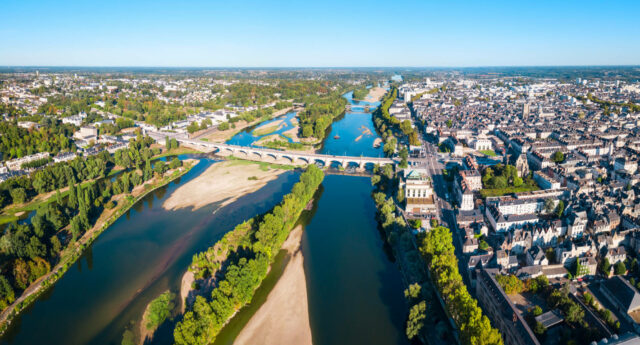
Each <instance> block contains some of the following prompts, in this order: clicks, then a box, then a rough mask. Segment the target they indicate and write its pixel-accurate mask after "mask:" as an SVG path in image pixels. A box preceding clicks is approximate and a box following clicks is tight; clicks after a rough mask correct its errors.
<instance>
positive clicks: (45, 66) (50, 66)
mask: <svg viewBox="0 0 640 345" xmlns="http://www.w3.org/2000/svg"><path fill="white" fill-rule="evenodd" d="M524 67H639V68H640V64H610V65H607V64H583V65H581V64H576V65H469V66H445V65H442V66H409V65H406V66H391V65H389V66H186V65H185V66H180V65H173V66H162V65H149V66H144V65H0V68H199V69H206V68H211V69H232V68H240V69H296V68H302V69H331V68H335V69H349V68H410V69H420V68H425V69H437V68H448V69H450V68H524Z"/></svg>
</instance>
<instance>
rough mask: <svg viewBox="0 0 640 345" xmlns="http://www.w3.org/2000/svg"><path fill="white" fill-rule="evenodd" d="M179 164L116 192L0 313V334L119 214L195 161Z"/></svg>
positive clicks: (58, 277)
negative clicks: (106, 206)
mask: <svg viewBox="0 0 640 345" xmlns="http://www.w3.org/2000/svg"><path fill="white" fill-rule="evenodd" d="M183 163H184V165H183V166H182V167H179V168H176V169H174V170H169V171H167V172H166V173H165V175H164V176H162V177H160V178H159V177H157V176H156V177H153V178H152V179H151V180H149V181H148V182H147V183H144V184H142V185H140V186H137V187H135V188H134V189H133V190H132V191H131V192H130V193H129V194H120V195H117V196H115V197H114V199H113V201H114V202H115V203H116V207H114V208H112V209H110V210H108V209H105V210H104V211H103V212H102V214H100V216H99V217H98V219H97V220H96V222H95V224H94V225H93V226H92V227H91V228H90V229H89V230H87V231H86V232H85V233H84V234H83V235H82V237H80V239H78V241H77V242H76V243H75V244H74V245H73V246H69V247H68V248H67V249H65V250H64V251H63V252H62V253H61V255H60V261H59V262H58V263H57V264H56V265H55V266H54V267H53V268H52V269H51V271H50V272H49V273H47V274H45V275H43V276H42V277H40V278H39V279H38V280H36V281H35V282H33V283H32V284H31V285H30V286H29V287H28V288H27V289H26V290H25V291H24V292H23V293H22V295H21V296H20V297H19V298H18V299H16V300H15V301H14V302H13V303H12V304H11V305H10V306H8V307H7V308H6V309H5V310H3V311H2V313H1V314H0V335H2V334H4V332H5V331H6V330H7V328H8V326H9V324H10V323H11V321H12V320H13V318H14V317H16V316H17V315H18V314H19V313H20V312H21V311H23V310H24V309H25V308H27V307H28V306H29V305H31V304H32V303H33V302H35V301H36V300H37V299H38V297H39V296H40V295H41V294H42V293H44V292H45V291H47V289H48V288H49V287H51V286H52V285H53V284H55V283H56V282H57V281H58V279H60V278H61V277H62V276H63V275H64V273H66V272H67V270H68V269H69V268H70V267H71V266H72V265H73V263H75V262H76V260H78V258H80V256H81V255H82V253H83V252H84V250H85V249H86V248H87V247H88V246H89V245H91V243H93V241H94V240H95V239H97V238H98V236H99V235H100V234H101V233H102V232H104V231H105V230H106V229H108V228H109V226H111V224H113V223H114V222H115V221H116V220H117V219H118V218H120V216H122V215H123V214H126V212H127V211H128V210H129V209H130V208H131V207H132V206H133V205H135V204H136V203H137V202H138V201H139V200H141V199H142V198H144V197H145V196H146V195H148V194H149V193H151V192H153V191H154V190H156V189H158V188H160V187H163V186H165V185H167V184H169V183H170V182H172V181H174V180H176V179H177V178H179V177H181V176H183V175H184V174H186V173H187V172H189V171H190V170H191V168H193V166H194V165H195V160H193V159H188V160H185V161H183Z"/></svg>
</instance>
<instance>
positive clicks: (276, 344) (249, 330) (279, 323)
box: [234, 226, 312, 345]
mask: <svg viewBox="0 0 640 345" xmlns="http://www.w3.org/2000/svg"><path fill="white" fill-rule="evenodd" d="M301 243H302V227H301V226H298V227H296V228H295V229H293V231H291V234H289V237H288V238H287V240H286V241H285V243H284V244H283V247H282V248H284V249H286V250H287V251H288V252H289V254H290V255H291V259H290V260H289V262H288V263H287V266H286V267H285V269H284V272H283V273H282V276H281V277H280V279H279V280H278V282H277V283H276V285H275V286H274V287H273V290H271V292H270V293H269V296H267V300H266V301H265V302H264V304H263V305H262V306H261V307H260V309H258V311H257V312H256V313H255V314H254V315H253V317H251V320H249V322H248V323H247V325H246V326H245V327H244V329H242V331H241V332H240V334H238V337H237V338H236V340H235V342H234V344H236V345H244V344H256V343H260V344H263V345H311V344H312V341H311V326H310V324H309V306H308V301H307V282H306V278H305V274H304V265H303V263H304V257H303V256H302V252H301V250H300V246H301Z"/></svg>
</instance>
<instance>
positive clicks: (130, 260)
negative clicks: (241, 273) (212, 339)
mask: <svg viewBox="0 0 640 345" xmlns="http://www.w3.org/2000/svg"><path fill="white" fill-rule="evenodd" d="M350 96H351V95H350V94H346V95H345V97H346V98H347V99H349V100H350ZM353 104H357V103H355V102H354V103H353ZM290 116H291V117H290ZM292 116H293V115H290V114H287V115H285V119H287V120H286V122H287V123H289V121H290V119H291V118H292ZM289 124H290V123H289ZM367 129H368V130H369V131H370V132H371V134H368V133H366V130H367ZM283 130H286V129H283ZM242 133H243V132H241V133H240V134H239V135H243V134H242ZM334 136H339V137H340V139H333V138H334ZM359 136H362V137H360V138H359V139H358V137H359ZM377 137H378V136H377V135H376V134H375V130H374V128H373V122H372V121H371V115H370V113H369V114H367V113H357V112H354V113H347V114H345V115H344V116H343V117H342V118H341V119H339V120H338V121H337V122H335V123H334V124H333V125H332V126H331V129H330V134H329V137H328V138H329V139H327V140H326V141H325V143H324V145H323V147H322V148H321V150H320V151H321V152H323V153H331V154H345V153H346V154H347V155H361V154H362V155H372V156H377V155H379V154H381V151H380V149H379V148H374V147H373V142H374V140H375V139H376V138H377ZM244 138H245V139H242V140H245V141H246V142H243V143H244V144H245V145H249V144H251V142H252V141H251V140H249V139H246V138H247V136H246V135H244ZM234 139H237V140H240V137H238V138H235V137H234ZM234 139H232V140H234ZM356 139H358V140H356ZM252 140H254V141H255V139H252ZM211 164H215V161H213V160H210V159H206V158H202V159H200V162H199V163H198V165H197V166H196V167H194V168H193V169H192V170H191V171H190V172H189V173H187V174H186V175H185V176H183V177H182V178H181V179H180V180H177V181H175V182H173V183H171V184H170V185H168V186H166V187H164V188H160V189H158V190H157V191H155V192H154V193H152V194H150V195H148V196H147V197H146V198H145V199H144V200H141V201H140V202H139V203H138V204H137V205H135V207H134V208H132V209H131V211H130V212H129V213H128V214H127V215H126V216H123V217H122V218H120V219H119V220H118V221H116V222H115V223H114V224H113V225H112V226H111V227H110V228H109V229H108V230H107V231H105V232H104V233H103V234H102V235H101V236H100V237H99V238H98V239H97V240H96V241H95V242H94V244H93V245H92V246H91V247H90V248H89V249H88V250H87V251H86V252H85V254H84V255H83V257H82V258H81V259H80V260H79V261H78V262H77V263H76V264H75V267H73V268H72V269H70V270H69V271H68V272H67V273H66V274H65V275H64V276H63V277H62V278H61V279H60V280H59V281H58V283H57V284H56V285H55V286H54V287H53V288H51V289H50V290H49V291H48V292H47V293H46V294H44V295H43V296H42V297H41V298H40V300H38V301H37V302H36V303H34V305H33V306H32V307H31V308H29V309H28V310H26V311H25V312H24V313H23V314H22V315H21V316H20V317H18V318H16V320H15V321H14V323H13V324H12V326H11V328H10V330H9V331H8V332H7V334H6V335H5V336H4V337H3V338H2V339H1V341H0V342H1V343H2V344H120V341H121V338H122V333H123V332H124V330H125V329H127V328H132V327H133V325H134V323H135V321H136V320H139V318H140V317H141V315H142V312H143V311H144V308H145V307H146V305H147V304H148V303H149V302H150V301H151V300H152V299H153V298H155V297H156V296H157V295H159V294H160V293H161V292H162V291H165V290H166V289H171V290H172V291H178V289H179V285H180V279H181V276H182V274H183V273H184V271H185V270H186V268H187V267H188V265H189V263H190V262H191V257H192V256H193V254H195V253H197V252H199V251H202V250H204V249H206V248H207V247H209V246H211V245H212V244H213V243H215V242H216V241H217V240H218V239H219V238H220V237H222V235H223V234H224V233H226V232H227V231H229V230H230V229H232V228H233V227H234V226H235V225H236V224H238V223H240V222H242V221H243V220H245V219H247V218H250V217H252V216H254V215H256V214H259V213H263V212H266V211H267V210H269V209H270V208H272V207H273V206H274V205H275V204H276V203H277V202H279V201H280V200H281V198H282V196H283V195H284V194H285V193H287V192H289V191H290V189H291V187H292V185H293V183H295V182H296V180H297V173H296V172H287V173H284V174H283V175H281V176H280V177H279V178H278V179H276V180H274V181H272V182H270V183H269V184H267V186H265V187H264V188H262V189H260V190H259V191H257V192H255V193H252V194H250V195H247V196H245V197H242V198H240V199H239V200H238V201H236V202H234V203H232V204H230V205H228V206H226V207H224V208H223V209H220V210H218V206H217V205H211V206H208V207H203V208H201V209H199V210H196V211H193V210H190V209H184V210H177V211H167V210H164V209H163V208H162V203H163V201H164V200H165V199H166V198H167V197H168V196H169V195H170V194H171V193H172V192H173V191H174V190H175V189H176V188H177V187H178V186H179V185H181V184H183V183H185V182H186V181H189V180H191V179H193V178H194V177H196V176H198V175H199V174H200V173H202V172H203V171H204V170H205V169H206V168H207V167H209V166H210V165H211ZM321 189H322V193H318V200H316V201H315V204H314V205H315V206H314V209H313V212H311V213H310V214H309V216H308V218H310V219H306V220H305V221H304V222H303V225H305V231H304V235H303V253H304V255H305V272H306V279H307V286H308V301H309V313H310V321H311V328H312V335H313V341H314V344H316V345H324V344H327V345H329V344H404V343H407V341H406V339H405V337H404V321H405V317H406V313H407V311H406V306H405V304H404V300H403V293H402V291H403V287H402V284H401V277H400V273H399V272H398V270H397V268H396V266H395V265H394V263H393V261H392V260H393V259H392V257H391V256H390V255H389V254H388V250H386V249H385V245H384V241H383V240H382V239H381V235H380V232H379V230H378V228H377V224H376V221H375V218H374V217H375V206H374V204H373V201H372V199H371V190H372V187H371V182H370V179H369V178H367V177H356V176H342V175H328V176H327V177H326V178H325V181H324V182H323V184H322V188H321ZM214 211H216V212H214ZM267 292H268V291H265V292H264V294H265V295H266V293H267ZM232 339H233V337H231V340H232ZM171 342H172V334H171V329H170V327H167V326H165V327H161V329H160V331H159V333H158V334H157V337H156V339H155V340H154V343H161V344H170V343H171Z"/></svg>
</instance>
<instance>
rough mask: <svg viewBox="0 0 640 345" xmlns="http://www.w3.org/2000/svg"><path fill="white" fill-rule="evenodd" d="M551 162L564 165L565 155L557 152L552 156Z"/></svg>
mask: <svg viewBox="0 0 640 345" xmlns="http://www.w3.org/2000/svg"><path fill="white" fill-rule="evenodd" d="M551 160H552V161H554V162H556V163H562V162H563V161H564V153H562V151H556V152H555V153H554V154H553V155H552V156H551Z"/></svg>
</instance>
